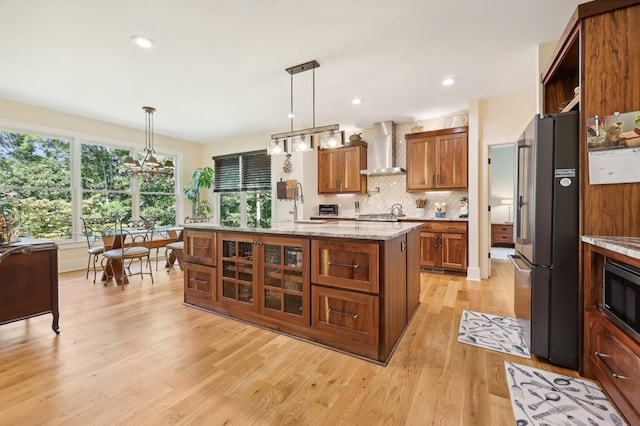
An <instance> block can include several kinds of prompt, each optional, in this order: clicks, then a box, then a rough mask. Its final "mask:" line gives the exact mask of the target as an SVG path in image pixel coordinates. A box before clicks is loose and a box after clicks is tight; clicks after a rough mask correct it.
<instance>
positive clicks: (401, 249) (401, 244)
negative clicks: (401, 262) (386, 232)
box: [400, 241, 407, 251]
mask: <svg viewBox="0 0 640 426" xmlns="http://www.w3.org/2000/svg"><path fill="white" fill-rule="evenodd" d="M406 249H407V242H406V241H400V251H405V250H406Z"/></svg>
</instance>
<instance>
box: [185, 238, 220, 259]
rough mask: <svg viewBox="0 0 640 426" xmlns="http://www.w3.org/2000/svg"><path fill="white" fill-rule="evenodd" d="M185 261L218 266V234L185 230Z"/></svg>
mask: <svg viewBox="0 0 640 426" xmlns="http://www.w3.org/2000/svg"><path fill="white" fill-rule="evenodd" d="M184 260H185V262H191V263H199V264H202V265H209V266H216V233H215V232H212V231H197V230H193V229H185V230H184Z"/></svg>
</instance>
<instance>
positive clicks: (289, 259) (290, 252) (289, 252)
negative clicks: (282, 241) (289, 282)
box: [284, 247, 302, 268]
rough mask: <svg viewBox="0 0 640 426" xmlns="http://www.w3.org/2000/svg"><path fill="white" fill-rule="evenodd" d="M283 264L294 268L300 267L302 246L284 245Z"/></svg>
mask: <svg viewBox="0 0 640 426" xmlns="http://www.w3.org/2000/svg"><path fill="white" fill-rule="evenodd" d="M284 256H285V260H284V261H285V264H286V265H287V266H291V267H294V268H300V267H302V248H300V247H285V248H284Z"/></svg>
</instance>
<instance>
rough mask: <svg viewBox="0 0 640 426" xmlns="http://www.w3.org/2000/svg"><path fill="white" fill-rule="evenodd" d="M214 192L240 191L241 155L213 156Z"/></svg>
mask: <svg viewBox="0 0 640 426" xmlns="http://www.w3.org/2000/svg"><path fill="white" fill-rule="evenodd" d="M213 172H214V174H213V192H237V191H240V156H239V155H237V154H233V155H225V156H221V157H213Z"/></svg>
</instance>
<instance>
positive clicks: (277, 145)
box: [267, 60, 340, 155]
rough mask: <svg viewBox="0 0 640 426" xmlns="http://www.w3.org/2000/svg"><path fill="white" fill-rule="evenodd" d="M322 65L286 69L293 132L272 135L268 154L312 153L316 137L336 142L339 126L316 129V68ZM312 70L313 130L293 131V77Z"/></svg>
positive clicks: (311, 62)
mask: <svg viewBox="0 0 640 426" xmlns="http://www.w3.org/2000/svg"><path fill="white" fill-rule="evenodd" d="M319 66H320V64H319V63H318V61H316V60H313V61H309V62H306V63H304V64H300V65H296V66H293V67H289V68H286V69H285V71H286V72H287V73H288V74H289V76H290V80H291V89H290V95H291V105H290V110H289V119H290V120H291V130H290V131H288V132H282V133H275V134H273V135H271V139H270V140H269V141H267V153H268V154H269V155H272V154H284V153H288V152H289V151H311V150H313V145H314V139H315V136H316V135H319V136H320V138H321V140H324V139H330V140H331V141H332V142H333V141H335V138H334V135H335V134H336V133H339V132H338V130H339V129H340V126H339V125H338V124H330V125H328V126H321V127H316V68H318V67H319ZM309 70H312V72H313V80H312V86H313V98H312V107H313V113H312V119H313V123H312V126H313V127H311V128H308V129H301V130H293V119H294V117H295V114H294V111H293V76H294V75H295V74H299V73H301V72H304V71H309ZM334 146H338V144H337V142H336V143H335V145H334V144H331V147H334Z"/></svg>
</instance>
